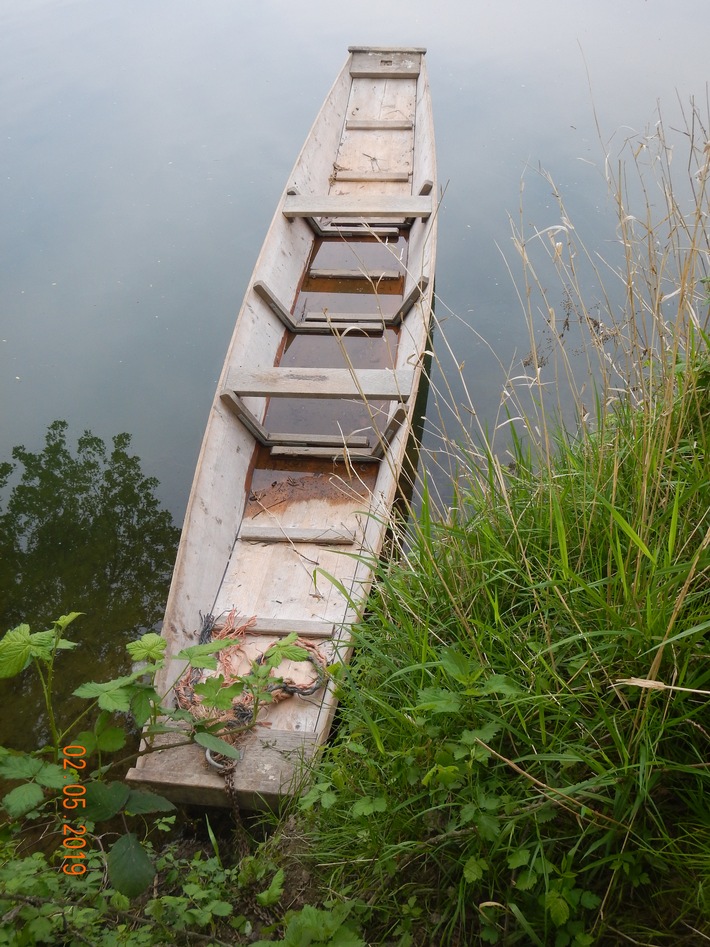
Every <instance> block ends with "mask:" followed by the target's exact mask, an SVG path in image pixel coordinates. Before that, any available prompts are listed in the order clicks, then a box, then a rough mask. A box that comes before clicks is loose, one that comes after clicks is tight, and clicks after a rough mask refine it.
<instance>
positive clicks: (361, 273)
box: [308, 266, 402, 283]
mask: <svg viewBox="0 0 710 947" xmlns="http://www.w3.org/2000/svg"><path fill="white" fill-rule="evenodd" d="M401 275H402V271H401V270H390V269H387V268H386V267H383V266H379V267H371V268H369V269H365V267H362V269H357V270H353V269H350V270H346V269H332V268H328V269H326V268H325V267H317V266H316V267H313V268H312V269H310V270H309V271H308V276H309V278H310V279H332V280H352V279H357V280H363V279H366V280H371V281H372V282H373V283H379V282H380V280H396V279H399V278H400V277H401Z"/></svg>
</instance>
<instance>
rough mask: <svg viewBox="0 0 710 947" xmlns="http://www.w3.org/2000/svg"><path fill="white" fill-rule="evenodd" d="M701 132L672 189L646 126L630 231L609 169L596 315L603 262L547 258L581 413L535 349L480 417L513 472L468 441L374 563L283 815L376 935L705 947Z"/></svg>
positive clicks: (619, 187) (563, 361)
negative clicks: (343, 660) (491, 425)
mask: <svg viewBox="0 0 710 947" xmlns="http://www.w3.org/2000/svg"><path fill="white" fill-rule="evenodd" d="M692 128H693V130H694V134H693V135H689V136H688V139H689V141H690V156H691V162H690V163H689V168H690V169H691V172H692V173H691V177H690V184H691V186H690V188H689V189H688V197H689V199H688V201H687V202H683V201H681V199H680V196H679V195H680V193H681V190H682V188H681V187H679V186H676V188H675V190H674V189H673V186H672V181H671V180H670V178H669V174H670V165H669V162H668V144H667V142H666V141H665V139H664V138H663V136H662V133H661V132H659V133H658V138H657V141H656V146H657V148H658V154H659V155H660V158H659V159H658V160H656V161H654V160H651V158H650V159H649V168H650V169H651V170H653V171H657V172H658V173H659V175H660V183H661V184H662V185H663V187H662V193H663V194H664V195H665V198H664V200H665V203H664V206H663V212H662V214H661V220H660V221H659V222H658V223H652V213H651V211H652V209H653V208H652V207H651V203H652V202H651V201H650V199H649V198H648V190H647V188H648V185H647V184H646V183H645V182H646V177H645V176H644V175H646V174H647V169H644V168H640V167H639V163H638V160H637V156H638V153H635V157H634V161H635V162H636V164H635V166H636V167H637V168H638V169H639V171H640V172H641V173H640V174H639V180H640V181H641V182H642V187H641V188H640V190H639V189H638V188H637V191H638V192H639V193H641V194H642V195H646V204H645V206H646V209H647V213H646V216H645V218H643V221H642V223H641V224H639V223H638V221H639V219H641V218H639V217H638V216H637V218H636V223H635V224H634V223H632V222H631V221H630V217H631V215H630V212H629V210H628V208H627V206H626V203H625V197H626V195H627V193H628V191H629V190H630V187H629V185H628V184H627V183H626V182H625V181H616V182H612V183H614V185H615V193H616V194H617V203H618V212H619V221H620V223H619V233H620V234H621V237H620V242H619V246H620V251H621V253H620V261H621V262H617V264H616V265H615V267H613V268H612V270H613V272H614V274H615V278H618V279H619V280H620V285H621V288H622V291H621V293H619V287H618V286H617V287H616V289H615V290H614V291H613V292H611V291H610V292H609V293H606V291H605V294H604V295H603V298H604V299H605V300H606V302H605V306H606V310H605V317H604V324H602V321H601V320H600V318H598V311H599V310H598V309H595V312H596V313H597V315H595V316H594V317H592V315H591V310H590V309H588V308H587V307H586V305H585V303H584V301H583V298H582V290H581V286H582V283H583V282H584V281H583V280H582V278H581V277H580V272H581V267H582V263H583V262H584V260H586V261H587V263H588V264H593V270H594V272H595V273H597V272H598V271H597V268H596V266H597V265H596V263H594V261H593V260H592V257H591V255H589V254H586V253H585V251H584V249H583V248H581V247H580V245H579V244H578V243H577V242H574V243H573V234H572V230H571V228H569V227H567V229H566V231H565V233H566V237H565V239H566V240H567V244H566V246H562V245H561V244H559V243H558V241H557V240H555V241H553V242H552V244H551V245H550V246H548V248H547V252H548V261H547V262H548V264H549V265H551V266H553V267H554V268H555V269H556V271H557V274H558V276H559V279H560V280H561V285H562V288H563V291H564V295H563V301H564V303H565V311H566V312H567V313H568V314H569V313H573V314H576V318H577V322H578V325H579V327H581V328H580V329H579V331H582V330H585V329H586V331H587V340H586V347H585V353H586V356H587V367H588V370H589V373H590V377H591V379H592V382H593V384H594V385H595V392H596V395H595V399H594V401H595V404H596V410H595V413H594V417H593V418H592V416H591V413H590V412H589V410H588V408H587V407H586V406H585V404H584V402H583V400H582V395H581V394H580V390H579V388H578V387H577V382H576V381H575V375H576V373H577V371H578V369H577V367H576V365H575V364H573V361H572V360H571V359H570V358H569V357H568V354H567V349H566V348H565V338H564V335H565V333H564V332H563V331H561V332H557V331H556V332H555V333H553V336H554V337H556V338H557V340H558V345H557V347H556V350H555V357H556V362H555V365H554V368H553V369H552V370H553V371H554V376H553V377H554V379H555V388H554V390H555V392H556V393H557V401H556V402H553V403H552V404H551V403H550V402H549V399H548V398H547V395H546V390H547V388H546V385H547V380H548V379H547V378H546V377H545V376H544V375H543V373H542V372H540V371H539V370H537V371H536V370H535V368H536V367H537V368H539V365H540V362H539V361H537V360H535V359H533V363H532V364H533V368H532V370H531V371H530V373H529V374H528V376H527V378H526V379H525V381H524V383H523V384H522V385H519V386H518V389H517V390H516V387H515V385H514V384H511V385H510V386H509V391H512V392H513V395H514V397H512V398H509V399H508V411H509V418H510V420H508V419H505V420H504V423H501V425H500V426H499V431H500V432H502V431H505V433H506V437H507V438H508V439H507V441H506V442H505V447H506V449H507V451H508V454H509V462H504V461H503V460H501V459H500V456H499V453H500V452H497V451H496V449H495V448H496V443H495V437H483V436H481V437H479V438H478V439H466V440H464V439H463V438H462V439H460V441H459V444H458V446H457V448H456V457H455V459H454V460H453V461H452V464H455V465H457V466H458V469H459V471H460V476H459V479H458V483H457V493H456V497H455V500H454V503H453V504H452V506H451V508H450V510H449V511H448V514H447V515H446V516H442V515H441V514H437V513H436V511H435V510H434V509H433V508H432V507H433V501H432V500H431V496H430V493H429V490H428V488H427V483H426V480H424V481H423V482H422V483H420V484H419V485H418V490H419V501H418V502H419V507H418V513H417V517H416V519H414V520H413V521H411V522H410V526H409V529H408V533H407V535H406V537H404V538H402V539H401V549H400V555H399V557H398V558H397V559H396V560H395V561H394V562H391V563H390V564H383V565H381V566H380V568H379V571H378V574H377V578H376V583H375V590H374V594H373V596H372V597H371V600H370V602H369V606H368V614H367V616H366V618H365V620H364V622H363V624H362V625H361V626H360V627H359V628H358V629H357V634H356V652H355V654H356V657H355V659H354V661H353V663H352V664H351V665H350V667H349V668H347V669H346V670H345V672H344V674H343V678H342V680H341V683H340V689H339V690H340V693H339V696H340V702H341V703H340V707H341V710H340V725H339V729H338V732H337V736H336V738H335V739H334V741H333V742H332V745H331V746H330V747H329V748H328V749H327V751H326V752H325V754H324V757H323V759H322V762H321V763H320V765H319V767H318V769H317V771H316V772H315V774H314V780H313V784H312V788H311V789H310V791H309V792H308V793H307V795H306V796H305V797H304V798H303V800H302V801H301V804H300V811H301V816H300V820H299V824H298V833H299V835H301V834H303V833H304V832H305V833H306V835H307V838H308V845H309V847H310V852H311V859H310V862H311V865H312V867H313V870H314V872H315V873H316V876H317V878H318V879H319V882H320V884H321V886H322V890H323V891H324V892H331V893H333V894H335V895H336V897H337V898H341V899H342V898H344V899H347V900H352V901H354V902H355V903H356V904H357V905H358V907H359V917H360V920H361V923H362V924H363V929H364V931H365V934H366V939H367V940H368V942H370V943H378V944H379V943H383V944H384V943H387V944H390V943H391V944H401V945H408V944H422V945H424V944H439V943H441V944H473V943H498V944H525V945H528V944H540V945H547V944H554V945H556V947H565V945H568V944H571V945H577V947H582V945H588V944H597V943H602V944H618V943H626V942H628V943H641V944H646V943H648V944H665V943H667V944H674V945H675V944H686V943H687V944H699V943H705V942H706V941H710V898H709V893H708V882H707V879H708V878H710V815H709V813H710V781H709V776H708V765H709V764H708V751H709V750H710V713H709V712H708V706H709V705H708V699H709V698H710V661H708V656H709V655H708V644H707V642H708V629H710V469H709V467H708V462H707V457H708V448H709V447H710V443H709V441H710V387H709V385H710V356H709V355H708V345H707V342H708V337H707V335H706V334H705V332H704V319H705V316H704V315H700V314H703V313H704V314H706V313H707V301H706V300H705V299H704V296H705V290H704V284H703V283H702V282H701V279H702V273H704V272H705V270H704V269H703V268H704V266H705V263H706V260H707V255H708V254H707V232H706V214H707V207H708V201H707V195H706V191H705V183H706V179H707V167H706V166H705V164H704V158H705V157H706V156H705V155H704V154H703V149H702V144H703V142H704V140H705V137H704V136H701V135H700V131H699V130H701V129H702V125H701V123H700V119H699V116H698V114H697V112H696V111H695V110H694V111H693V114H692ZM701 137H702V141H700V138H701ZM648 141H649V140H647V145H646V147H648V148H650V145H649V144H648ZM698 142H699V143H698ZM693 161H695V164H694V165H693ZM618 195H621V196H618ZM674 195H675V196H674ZM561 219H562V220H563V221H565V220H566V217H565V215H564V209H563V208H561ZM565 226H566V225H565ZM634 226H637V232H631V228H632V227H634ZM638 228H640V231H642V232H641V233H639V232H638ZM555 236H556V235H555ZM576 239H577V238H576V236H575V237H574V240H575V241H576ZM536 240H537V245H538V246H545V245H546V244H545V241H544V240H540V239H539V238H536ZM518 245H519V248H520V249H521V252H522V255H523V265H524V266H523V268H524V291H522V292H521V300H523V303H524V306H525V308H526V312H527V315H528V318H529V321H530V324H531V342H532V347H531V350H532V352H533V354H534V353H535V351H536V347H537V346H538V342H537V338H536V329H535V323H536V318H537V316H538V315H539V313H541V312H542V313H545V319H544V322H545V325H546V327H547V328H546V331H547V333H548V338H549V337H550V331H549V330H550V323H551V322H554V318H555V317H554V313H553V314H552V315H551V314H550V313H551V311H552V307H551V306H550V304H549V297H550V292H549V291H548V290H547V289H545V288H544V287H543V283H542V279H543V277H538V276H536V272H537V271H536V270H535V269H534V268H533V263H532V256H531V251H530V248H529V247H526V246H525V245H524V242H523V241H522V238H520V239H519V241H518ZM619 297H621V303H619V302H618V300H619ZM535 300H537V302H536V301H535ZM614 300H617V301H616V302H614ZM669 300H672V303H671V304H670V305H671V306H672V309H671V310H669ZM600 326H601V328H600ZM557 328H559V325H558V326H557ZM565 386H567V387H566V388H565ZM563 388H564V390H563ZM520 391H523V394H522V395H520ZM565 391H566V392H567V394H565ZM587 400H589V396H588V394H587ZM568 405H571V406H572V411H571V415H572V417H574V418H575V419H576V425H575V426H574V428H573V430H572V431H570V424H569V417H570V411H569V410H568V409H567V408H568ZM563 409H564V410H563ZM561 418H564V419H565V421H566V422H567V424H566V428H565V427H564V426H562V424H561V422H560V419H561ZM513 419H515V420H513ZM495 433H497V432H495ZM448 442H449V443H450V442H451V435H450V434H449V436H448ZM286 834H287V833H286Z"/></svg>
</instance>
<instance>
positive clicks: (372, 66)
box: [350, 47, 424, 79]
mask: <svg viewBox="0 0 710 947" xmlns="http://www.w3.org/2000/svg"><path fill="white" fill-rule="evenodd" d="M350 52H351V53H352V54H353V58H352V61H351V65H350V75H351V76H352V77H353V79H380V78H388V79H392V78H395V79H400V78H401V79H411V78H416V77H417V76H418V75H419V73H420V71H421V57H422V55H423V54H424V50H422V49H419V48H416V49H415V48H412V49H404V48H401V49H394V50H390V49H384V48H382V49H380V48H378V47H371V48H369V49H366V48H365V47H351V48H350Z"/></svg>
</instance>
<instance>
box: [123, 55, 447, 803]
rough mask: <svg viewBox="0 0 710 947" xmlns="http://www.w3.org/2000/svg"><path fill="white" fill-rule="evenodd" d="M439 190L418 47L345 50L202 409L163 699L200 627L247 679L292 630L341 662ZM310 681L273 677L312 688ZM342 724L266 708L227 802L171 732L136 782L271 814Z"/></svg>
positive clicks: (405, 400)
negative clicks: (211, 630) (233, 630)
mask: <svg viewBox="0 0 710 947" xmlns="http://www.w3.org/2000/svg"><path fill="white" fill-rule="evenodd" d="M435 195H436V167H435V149H434V133H433V121H432V113H431V101H430V94H429V87H428V81H427V75H426V69H425V64H424V55H423V50H419V49H404V50H402V49H398V50H390V49H387V50H383V49H373V48H367V47H356V48H351V50H350V55H349V57H348V60H347V62H346V64H345V66H344V68H343V70H342V72H341V73H340V75H339V76H338V78H337V79H336V81H335V83H334V85H333V87H332V89H331V91H330V93H329V95H328V97H327V98H326V101H325V103H324V104H323V107H322V109H321V111H320V113H319V115H318V117H317V118H316V121H315V123H314V125H313V128H312V129H311V132H310V134H309V136H308V138H307V140H306V143H305V145H304V147H303V149H302V151H301V153H300V155H299V157H298V159H297V161H296V164H295V166H294V168H293V171H292V172H291V175H290V176H289V179H288V182H287V186H286V188H285V190H284V194H283V195H282V198H281V200H280V202H279V206H278V207H277V210H276V213H275V215H274V219H273V221H272V224H271V227H270V229H269V232H268V234H267V237H266V239H265V242H264V245H263V247H262V250H261V252H260V254H259V257H258V260H257V263H256V265H255V268H254V273H253V276H252V280H251V282H250V284H249V287H248V289H247V292H246V295H245V299H244V302H243V304H242V307H241V310H240V312H239V316H238V318H237V322H236V325H235V330H234V334H233V337H232V340H231V343H230V346H229V349H228V352H227V356H226V359H225V364H224V368H223V371H222V374H221V377H220V380H219V384H218V388H217V392H216V395H215V399H214V402H213V405H212V408H211V411H210V416H209V419H208V423H207V428H206V432H205V436H204V439H203V443H202V448H201V452H200V456H199V460H198V464H197V469H196V473H195V479H194V483H193V487H192V491H191V495H190V500H189V503H188V508H187V512H186V516H185V523H184V526H183V532H182V538H181V541H180V546H179V550H178V555H177V561H176V565H175V571H174V575H173V580H172V584H171V588H170V593H169V598H168V602H167V607H166V613H165V620H164V624H163V630H162V634H163V636H164V637H165V639H166V641H167V661H166V664H165V667H164V668H163V670H162V671H161V672H160V675H159V680H158V681H157V686H158V689H159V691H160V692H161V693H163V692H164V693H166V694H168V695H169V696H168V697H167V698H166V700H167V701H168V702H169V701H170V700H173V699H175V698H174V695H175V685H176V683H178V682H179V681H180V680H181V679H182V676H183V675H184V671H185V666H184V662H183V661H180V660H178V659H177V658H176V655H177V654H178V652H179V651H180V650H181V649H183V648H185V647H187V646H189V645H192V644H195V643H197V641H198V640H199V639H200V635H201V634H202V632H203V627H204V626H203V622H204V617H205V616H206V615H212V616H214V618H215V620H216V621H217V622H218V623H219V622H220V621H221V622H224V621H226V617H225V616H228V615H231V616H232V618H233V617H234V616H235V615H239V616H240V621H242V622H243V624H246V625H248V627H247V630H246V632H245V633H244V635H243V637H242V639H241V644H240V649H241V650H240V655H239V662H241V663H239V673H242V674H245V673H247V672H248V670H249V668H250V667H251V666H252V664H253V662H254V661H255V660H257V659H258V657H259V656H260V655H262V654H263V653H264V651H265V650H266V649H267V648H268V647H269V646H270V645H271V644H273V643H274V642H277V641H279V640H280V639H281V638H282V636H283V635H284V634H287V633H289V632H290V631H295V632H297V633H298V634H299V635H300V636H301V638H302V640H304V641H306V642H307V643H311V646H312V647H313V648H315V649H317V652H318V654H319V656H320V657H321V658H322V660H323V662H324V663H326V664H329V665H330V664H333V663H335V662H337V661H347V660H348V659H349V657H350V651H351V646H350V627H351V625H352V624H353V622H356V621H357V620H358V618H359V617H360V615H361V613H362V609H363V607H364V604H365V602H366V599H367V595H368V592H369V589H370V584H371V582H372V567H373V563H374V562H375V561H376V559H377V558H378V557H379V556H380V554H381V551H382V545H383V541H384V536H385V532H386V529H387V524H388V518H389V515H390V512H391V509H392V505H393V502H394V500H395V495H396V491H397V487H398V483H399V481H400V477H401V474H402V467H403V462H404V457H405V450H406V447H407V442H408V439H409V436H410V434H411V431H412V425H413V421H414V409H415V402H416V394H417V391H418V389H419V385H420V380H421V374H422V364H423V359H424V354H425V351H426V347H427V336H428V331H429V322H430V315H431V310H432V300H433V284H434V264H435V249H436V207H435V205H434V203H433V202H434V199H435ZM306 665H307V662H306ZM312 670H313V669H312V667H310V666H304V663H303V662H288V663H287V664H286V665H284V666H283V667H280V668H278V669H277V672H276V673H277V674H278V675H279V676H281V677H283V678H285V679H288V680H293V681H296V682H297V683H298V682H300V683H301V684H302V685H303V686H304V687H305V685H306V684H307V683H308V677H309V674H312ZM178 691H179V687H178ZM334 710H335V697H334V693H333V687H332V685H331V684H326V685H325V686H324V687H322V688H321V689H320V690H319V691H317V692H316V693H315V694H309V695H308V696H307V697H304V696H299V695H298V694H294V695H292V696H290V697H289V699H283V700H280V701H278V702H275V703H274V704H273V705H271V706H269V707H268V708H267V709H266V712H264V713H263V715H261V716H260V718H259V722H258V725H257V726H255V727H253V728H252V729H251V730H250V731H249V732H248V733H247V734H245V735H243V736H242V737H241V738H240V740H239V749H240V751H241V753H242V759H241V761H240V762H239V763H238V764H237V766H236V767H235V768H234V770H233V772H232V773H231V776H230V780H229V791H228V789H227V788H226V787H225V780H224V778H223V775H222V774H221V773H220V772H218V771H217V770H216V769H213V768H211V767H210V766H209V765H207V764H206V762H205V754H204V751H203V750H202V749H201V748H200V747H197V746H194V745H191V746H184V747H179V748H169V744H170V743H172V742H175V740H174V738H171V737H167V736H165V737H161V738H160V741H162V743H161V745H162V746H163V747H165V748H162V749H156V750H155V752H152V753H150V754H147V755H145V756H142V757H140V759H139V761H138V763H137V764H136V766H135V767H134V768H133V769H132V770H131V771H130V772H129V774H128V779H129V780H130V781H131V782H133V783H135V784H141V785H148V786H150V787H151V788H154V789H156V790H157V791H160V792H161V793H163V794H164V795H167V796H168V797H170V798H172V799H174V800H175V801H180V802H186V803H196V804H200V805H231V804H234V803H236V804H238V805H240V806H242V807H245V808H252V809H254V808H262V807H265V806H274V805H277V804H278V801H279V800H280V799H281V798H282V797H283V796H284V795H286V794H290V793H293V792H297V791H298V788H299V787H298V779H299V774H300V773H301V772H302V767H301V765H300V764H301V762H303V761H308V760H309V759H311V758H312V757H313V755H314V753H315V752H316V751H317V748H318V746H320V745H321V744H322V742H323V741H324V740H325V739H326V738H327V735H328V732H329V730H330V727H331V723H332V718H333V713H334Z"/></svg>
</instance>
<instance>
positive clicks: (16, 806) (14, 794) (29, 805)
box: [2, 783, 44, 819]
mask: <svg viewBox="0 0 710 947" xmlns="http://www.w3.org/2000/svg"><path fill="white" fill-rule="evenodd" d="M43 801H44V793H43V792H42V787H41V786H38V785H37V783H24V785H22V786H16V787H15V789H13V790H12V791H11V792H9V793H8V794H7V795H6V796H3V800H2V804H3V806H4V807H5V811H6V812H7V814H8V815H9V816H10V818H11V819H19V818H20V816H23V815H25V814H26V813H28V812H30V811H31V810H32V809H36V808H37V806H38V805H39V804H40V803H41V802H43Z"/></svg>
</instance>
